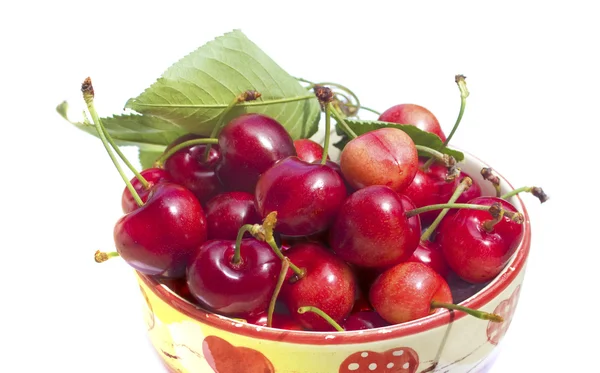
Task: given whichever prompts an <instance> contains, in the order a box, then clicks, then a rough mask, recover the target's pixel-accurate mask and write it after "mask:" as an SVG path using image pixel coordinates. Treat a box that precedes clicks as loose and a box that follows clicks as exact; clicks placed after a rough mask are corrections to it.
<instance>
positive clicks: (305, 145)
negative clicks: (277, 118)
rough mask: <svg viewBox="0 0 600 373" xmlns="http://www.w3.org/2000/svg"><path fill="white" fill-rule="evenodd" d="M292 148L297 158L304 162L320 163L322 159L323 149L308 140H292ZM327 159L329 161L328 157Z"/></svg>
mask: <svg viewBox="0 0 600 373" xmlns="http://www.w3.org/2000/svg"><path fill="white" fill-rule="evenodd" d="M294 147H295V148H296V154H297V155H298V158H300V159H302V160H303V161H304V162H308V163H313V162H317V161H318V162H321V159H322V158H323V147H322V146H321V144H319V143H317V142H315V141H312V140H310V139H298V140H294ZM327 159H329V155H328V156H327Z"/></svg>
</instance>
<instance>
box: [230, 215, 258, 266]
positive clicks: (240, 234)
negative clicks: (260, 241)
mask: <svg viewBox="0 0 600 373" xmlns="http://www.w3.org/2000/svg"><path fill="white" fill-rule="evenodd" d="M253 228H254V225H253V224H244V225H242V226H241V227H240V229H239V230H238V234H237V237H236V239H235V251H234V252H233V258H231V263H232V264H239V263H240V261H241V260H242V255H241V253H240V252H241V248H242V238H243V237H244V233H246V232H250V231H252V229H253Z"/></svg>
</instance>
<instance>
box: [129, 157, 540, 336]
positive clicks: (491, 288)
mask: <svg viewBox="0 0 600 373" xmlns="http://www.w3.org/2000/svg"><path fill="white" fill-rule="evenodd" d="M463 152H464V151H463ZM464 153H465V159H466V158H467V156H468V157H469V158H472V159H473V160H474V161H477V162H480V163H482V164H483V165H485V166H486V167H489V165H488V164H487V163H486V162H484V161H482V160H481V159H480V158H478V157H476V156H474V155H473V154H471V153H468V152H464ZM494 172H495V173H496V174H497V175H498V177H500V179H501V180H502V182H503V183H505V184H506V185H507V186H508V187H509V188H510V189H513V188H514V187H513V186H512V185H511V184H510V183H509V182H508V180H506V178H504V177H503V176H502V175H501V174H500V173H498V172H497V171H496V170H495V169H494ZM513 198H514V202H515V204H514V205H515V207H516V208H517V210H519V211H520V212H521V213H522V214H523V216H524V218H525V219H524V222H523V238H522V240H521V243H520V244H519V246H518V247H517V249H516V251H515V253H514V254H513V258H512V259H511V260H510V261H509V262H508V264H507V266H506V267H505V268H504V269H503V270H502V272H501V273H500V274H499V275H498V276H497V277H496V278H495V279H494V280H492V281H491V282H490V283H489V284H487V285H486V286H485V287H484V288H483V289H481V290H480V291H478V292H477V293H475V294H474V295H473V296H471V297H469V298H467V299H466V300H464V301H463V302H461V303H460V304H461V305H464V306H466V307H470V308H475V309H479V308H481V307H483V306H485V305H486V304H487V303H489V302H490V301H491V300H492V299H494V298H495V297H496V296H497V295H498V294H500V293H501V292H502V291H504V290H505V289H506V288H507V287H508V286H509V285H510V284H511V283H512V282H513V280H514V279H515V278H516V277H517V276H518V274H519V273H520V272H521V271H523V270H524V267H525V264H526V262H527V258H528V255H529V250H530V244H531V224H530V221H529V214H528V213H527V209H526V208H525V204H524V203H523V201H522V200H521V198H520V197H519V196H518V195H517V196H515V197H513ZM135 273H136V275H137V276H138V278H139V279H141V281H143V283H144V284H145V285H146V286H147V287H148V288H149V289H150V290H151V291H152V292H153V293H154V294H155V295H156V296H157V297H158V298H159V299H160V300H161V301H162V302H164V303H165V304H167V305H169V306H170V307H172V308H174V309H175V310H177V311H179V312H181V313H183V314H185V315H186V316H188V317H190V318H192V319H194V320H196V321H198V322H200V323H202V324H207V325H209V326H211V327H214V328H217V329H220V330H222V331H225V332H229V333H233V334H237V335H242V336H245V337H249V338H258V339H262V340H269V341H278V342H287V343H295V344H317V345H338V344H357V343H366V342H375V341H382V340H389V339H395V338H399V337H405V336H409V335H413V334H417V333H421V332H425V331H428V330H431V329H434V328H437V327H440V326H443V325H446V324H449V323H450V322H454V321H456V320H458V319H461V318H463V317H467V316H468V315H467V314H465V313H463V312H449V311H442V312H436V313H433V314H431V315H428V316H426V317H423V318H420V319H416V320H413V321H409V322H405V323H402V324H396V325H390V326H386V327H381V328H375V329H368V330H358V331H344V332H313V331H295V330H281V329H275V328H270V327H266V326H258V325H254V324H249V323H246V322H243V321H240V320H236V319H233V318H230V317H226V316H221V315H217V314H215V313H212V312H209V311H206V310H204V309H202V308H200V307H199V306H196V305H194V304H192V303H190V302H189V301H187V300H185V299H184V298H182V297H180V296H179V295H177V294H176V293H175V292H173V291H172V290H171V289H169V288H168V287H167V286H166V285H163V284H161V283H159V282H158V281H157V280H156V279H155V278H153V277H151V276H148V275H144V274H142V273H140V272H137V271H135Z"/></svg>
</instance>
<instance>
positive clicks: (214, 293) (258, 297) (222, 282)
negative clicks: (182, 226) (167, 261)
mask: <svg viewBox="0 0 600 373" xmlns="http://www.w3.org/2000/svg"><path fill="white" fill-rule="evenodd" d="M234 253H235V241H231V240H211V241H207V242H205V243H204V244H203V245H202V246H200V248H199V249H198V253H197V254H196V256H195V257H194V258H193V259H192V261H191V262H190V266H189V268H188V271H187V283H188V287H189V289H190V292H191V293H192V295H193V296H194V298H196V300H197V301H198V302H199V303H200V304H201V305H203V306H205V307H206V308H208V309H209V310H211V311H214V312H216V313H218V314H221V315H224V316H231V317H240V318H246V317H248V316H252V315H256V314H260V313H261V312H264V310H265V309H267V307H268V305H269V302H270V301H271V296H272V295H273V291H274V290H275V285H276V283H277V277H278V276H279V273H280V272H281V260H280V259H279V258H278V257H277V256H276V255H275V253H274V252H273V250H272V249H271V247H270V246H269V245H268V244H267V243H265V242H262V241H258V240H255V239H253V238H248V239H243V240H242V243H241V246H240V261H239V263H233V257H234Z"/></svg>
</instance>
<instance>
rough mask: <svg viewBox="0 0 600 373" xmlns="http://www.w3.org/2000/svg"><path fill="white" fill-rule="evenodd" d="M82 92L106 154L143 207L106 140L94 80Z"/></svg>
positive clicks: (85, 85) (132, 194) (88, 81)
mask: <svg viewBox="0 0 600 373" xmlns="http://www.w3.org/2000/svg"><path fill="white" fill-rule="evenodd" d="M81 91H82V92H83V99H84V101H85V103H86V105H87V108H88V110H89V112H90V115H91V116H92V121H93V122H94V126H95V127H96V132H98V136H99V137H100V140H101V141H102V145H104V148H105V149H106V152H107V153H108V155H109V157H110V159H111V161H112V162H113V164H114V165H115V167H116V169H117V171H118V172H119V175H121V178H123V181H124V182H125V185H127V189H128V190H129V192H130V193H131V196H132V197H133V199H134V200H135V203H137V205H138V206H143V205H144V202H142V199H141V198H140V196H139V195H138V193H137V192H136V190H135V188H134V187H133V185H131V182H130V181H129V178H128V177H127V176H126V175H125V173H124V172H123V169H122V168H121V165H120V164H119V161H118V160H117V158H116V157H115V155H114V154H113V152H112V151H111V147H110V145H109V143H108V140H107V139H106V136H105V134H104V131H103V130H102V125H101V124H100V116H99V115H98V113H97V112H96V108H95V107H94V88H93V86H92V80H91V79H90V78H87V79H86V80H85V81H84V82H83V84H82V85H81Z"/></svg>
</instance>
